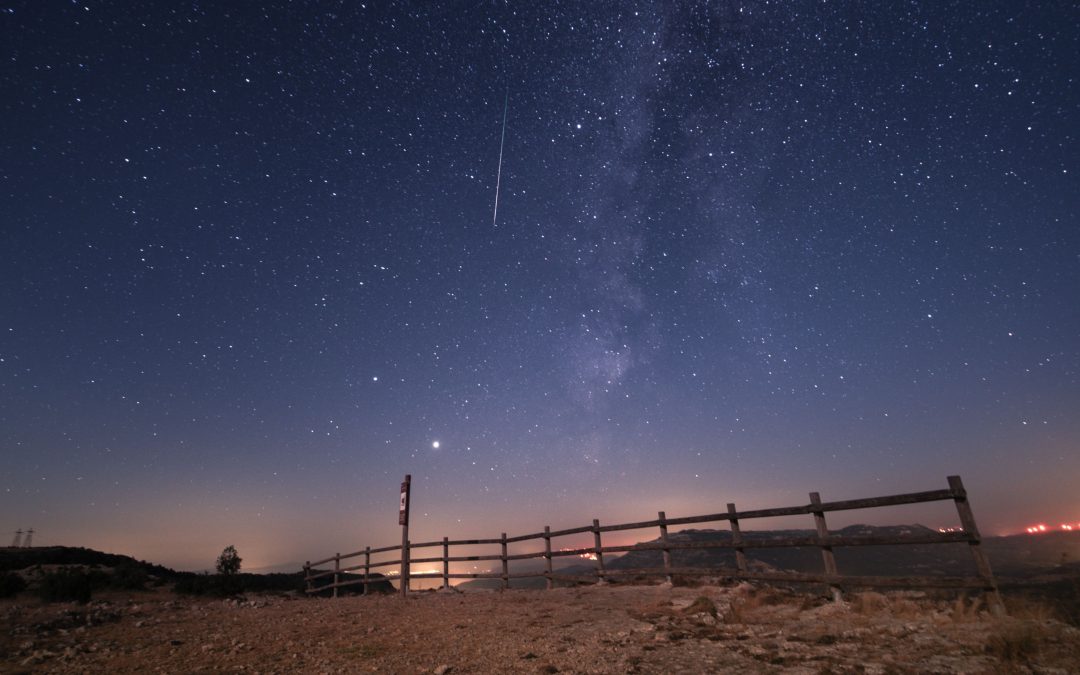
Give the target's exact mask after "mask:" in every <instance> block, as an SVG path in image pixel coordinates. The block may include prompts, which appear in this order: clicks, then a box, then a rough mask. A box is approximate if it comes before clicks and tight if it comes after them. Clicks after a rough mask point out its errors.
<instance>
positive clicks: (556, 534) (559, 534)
mask: <svg viewBox="0 0 1080 675" xmlns="http://www.w3.org/2000/svg"><path fill="white" fill-rule="evenodd" d="M582 532H592V526H590V525H586V526H584V527H571V528H570V529H569V530H559V531H557V532H552V533H551V535H550V536H552V537H565V536H567V535H571V534H581V533H582Z"/></svg>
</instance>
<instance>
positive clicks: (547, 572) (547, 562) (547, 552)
mask: <svg viewBox="0 0 1080 675" xmlns="http://www.w3.org/2000/svg"><path fill="white" fill-rule="evenodd" d="M544 576H545V577H546V578H547V584H546V587H547V590H549V591H550V590H551V588H552V583H551V528H550V527H549V526H547V525H545V526H544Z"/></svg>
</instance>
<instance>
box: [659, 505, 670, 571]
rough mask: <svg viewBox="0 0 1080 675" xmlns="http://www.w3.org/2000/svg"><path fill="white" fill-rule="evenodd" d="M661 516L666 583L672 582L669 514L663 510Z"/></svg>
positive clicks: (661, 538)
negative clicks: (668, 537)
mask: <svg viewBox="0 0 1080 675" xmlns="http://www.w3.org/2000/svg"><path fill="white" fill-rule="evenodd" d="M658 515H659V516H660V543H662V544H663V545H664V583H666V584H670V583H671V549H670V548H668V539H667V515H666V514H665V513H664V512H663V511H661V512H660V513H659V514H658Z"/></svg>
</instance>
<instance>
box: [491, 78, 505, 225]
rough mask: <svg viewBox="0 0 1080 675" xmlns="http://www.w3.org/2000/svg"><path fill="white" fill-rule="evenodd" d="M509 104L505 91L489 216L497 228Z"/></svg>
mask: <svg viewBox="0 0 1080 675" xmlns="http://www.w3.org/2000/svg"><path fill="white" fill-rule="evenodd" d="M508 103H510V90H509V89H507V90H506V97H505V98H504V99H503V123H502V138H500V139H499V171H498V173H497V174H496V175H495V212H494V213H493V214H492V215H491V225H492V227H498V226H499V184H500V183H501V182H502V156H503V145H505V144H506V106H507V104H508Z"/></svg>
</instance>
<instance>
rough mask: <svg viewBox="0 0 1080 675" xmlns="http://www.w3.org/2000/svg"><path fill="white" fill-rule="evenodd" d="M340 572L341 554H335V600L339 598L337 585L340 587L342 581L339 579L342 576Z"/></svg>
mask: <svg viewBox="0 0 1080 675" xmlns="http://www.w3.org/2000/svg"><path fill="white" fill-rule="evenodd" d="M340 572H341V554H340V553H335V554H334V597H335V598H336V597H337V589H338V587H337V585H338V581H340V579H339V578H338V575H339V574H340Z"/></svg>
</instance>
